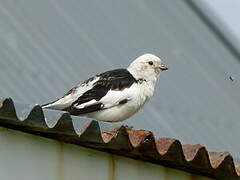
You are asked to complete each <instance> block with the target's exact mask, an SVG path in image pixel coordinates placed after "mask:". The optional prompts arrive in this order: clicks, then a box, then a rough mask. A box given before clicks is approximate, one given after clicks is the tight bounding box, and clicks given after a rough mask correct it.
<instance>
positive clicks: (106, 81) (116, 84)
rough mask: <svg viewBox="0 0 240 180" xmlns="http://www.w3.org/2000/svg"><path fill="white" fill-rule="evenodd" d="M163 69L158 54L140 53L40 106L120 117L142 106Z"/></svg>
mask: <svg viewBox="0 0 240 180" xmlns="http://www.w3.org/2000/svg"><path fill="white" fill-rule="evenodd" d="M167 69H168V68H167V67H166V66H165V65H164V63H163V62H162V61H161V59H160V58H159V57H157V56H155V55H153V54H144V55H142V56H140V57H138V58H137V59H136V60H134V61H133V62H132V63H131V64H130V65H129V67H128V68H127V69H115V70H112V71H107V72H104V73H102V74H98V75H96V76H94V77H91V78H89V79H88V80H86V81H84V82H83V83H82V84H79V85H77V86H76V87H74V88H72V89H71V90H70V91H68V92H67V93H66V94H65V95H64V96H63V97H61V98H60V99H58V100H56V101H54V102H51V103H48V104H45V105H42V108H49V109H55V110H63V111H68V112H69V113H70V114H72V115H77V116H87V117H90V118H93V119H97V120H101V121H109V122H117V121H122V120H125V119H127V118H129V117H130V116H132V115H133V114H135V113H136V112H137V111H138V110H139V109H140V108H141V107H143V105H144V104H145V103H146V102H147V101H148V100H149V98H150V97H151V96H152V95H153V92H154V87H155V84H156V81H157V78H158V76H159V73H160V72H162V71H165V70H167Z"/></svg>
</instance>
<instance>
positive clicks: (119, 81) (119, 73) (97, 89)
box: [66, 69, 137, 115]
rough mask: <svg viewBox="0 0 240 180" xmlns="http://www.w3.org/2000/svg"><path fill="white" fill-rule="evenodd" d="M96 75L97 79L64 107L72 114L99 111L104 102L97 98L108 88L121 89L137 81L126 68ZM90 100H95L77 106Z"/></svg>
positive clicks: (104, 93)
mask: <svg viewBox="0 0 240 180" xmlns="http://www.w3.org/2000/svg"><path fill="white" fill-rule="evenodd" d="M97 77H99V79H98V81H96V82H95V83H94V84H93V87H92V88H91V89H90V90H88V91H86V92H85V93H83V94H82V95H81V96H80V97H79V98H78V99H77V100H76V101H75V102H73V103H72V105H71V106H70V107H69V108H66V110H67V111H69V112H70V113H71V114H73V115H80V114H85V113H90V112H94V111H99V110H101V109H103V108H104V104H102V103H101V102H100V101H99V100H100V99H101V98H102V97H104V96H105V95H106V94H107V92H108V91H109V90H119V91H122V90H124V89H125V88H129V87H130V86H131V85H132V84H133V83H136V82H137V80H136V79H135V78H134V77H133V76H132V74H131V73H130V72H129V71H128V70H127V69H116V70H112V71H107V72H104V73H102V74H99V75H97ZM87 81H88V80H87ZM92 100H95V101H94V102H93V103H92V104H91V103H90V104H88V105H87V106H85V107H83V108H77V107H78V106H79V105H81V104H84V103H87V102H90V101H92Z"/></svg>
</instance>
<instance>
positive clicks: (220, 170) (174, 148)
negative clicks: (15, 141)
mask: <svg viewBox="0 0 240 180" xmlns="http://www.w3.org/2000/svg"><path fill="white" fill-rule="evenodd" d="M49 113H53V114H55V115H54V116H51V117H54V118H55V124H54V125H49V124H48V123H47V122H46V120H47V119H48V115H49ZM49 117H50V116H49ZM78 120H80V121H81V125H80V130H79V131H77V130H76V128H75V126H74V122H73V116H70V115H69V114H68V113H66V112H62V111H61V112H59V111H54V110H44V111H43V110H42V108H41V107H40V106H39V105H33V106H31V105H29V106H28V105H23V104H19V105H18V104H17V105H16V107H15V103H14V102H13V100H12V99H11V98H7V99H4V100H2V101H1V100H0V125H1V126H3V127H7V128H11V129H15V130H20V131H24V132H28V133H32V134H36V135H40V136H44V137H48V138H52V139H57V140H60V141H64V142H66V143H72V144H77V145H82V146H86V147H90V148H94V149H98V150H101V151H106V152H111V153H115V154H118V155H123V156H127V157H131V158H134V159H141V160H144V161H149V162H152V163H156V164H161V165H165V166H169V167H173V168H178V169H183V170H185V171H190V172H193V173H197V174H202V175H205V176H209V177H215V178H218V179H232V178H234V179H235V178H239V179H240V164H238V163H237V164H235V163H234V161H233V158H232V156H231V154H230V153H227V152H208V151H207V149H206V148H205V147H204V146H202V145H200V144H183V145H182V144H181V142H180V141H179V140H177V139H173V138H156V137H155V136H154V134H153V133H152V132H151V131H146V130H134V129H131V130H129V129H127V128H126V127H125V126H123V125H122V126H120V127H117V128H116V127H114V128H112V127H110V128H108V131H101V127H100V125H105V126H110V125H109V123H105V122H98V121H95V120H91V119H87V118H82V119H81V118H79V119H78Z"/></svg>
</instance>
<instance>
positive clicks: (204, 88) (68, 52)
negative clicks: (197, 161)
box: [0, 0, 240, 157]
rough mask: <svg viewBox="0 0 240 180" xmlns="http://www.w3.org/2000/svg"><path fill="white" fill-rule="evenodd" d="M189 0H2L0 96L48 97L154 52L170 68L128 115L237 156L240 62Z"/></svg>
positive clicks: (138, 125)
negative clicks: (144, 101) (143, 103)
mask: <svg viewBox="0 0 240 180" xmlns="http://www.w3.org/2000/svg"><path fill="white" fill-rule="evenodd" d="M190 2H191V1H190V0H189V1H188V0H185V1H180V0H171V1H169V0H159V1H154V0H148V1H144V0H130V1H129V0H121V1H114V2H110V1H108V0H101V1H99V0H91V1H76V0H69V1H64V0H58V1H57V0H41V1H33V0H25V1H19V0H7V1H6V0H0V4H1V6H0V84H1V88H0V96H1V97H12V98H13V99H14V100H18V101H21V102H26V103H38V104H41V103H47V102H49V101H51V100H54V99H55V98H57V97H59V96H62V95H63V94H64V93H66V91H67V90H68V89H70V88H71V87H73V86H74V85H76V84H77V83H78V82H81V81H83V80H85V79H86V78H88V77H89V76H91V75H94V74H96V73H100V72H103V71H106V70H109V69H113V68H119V67H126V66H128V64H129V63H130V62H131V61H132V59H134V58H135V57H137V56H139V55H141V54H143V53H145V52H151V53H154V54H156V55H159V56H161V57H162V58H163V59H164V61H165V63H166V64H167V65H168V66H169V71H168V72H166V73H164V74H162V75H161V77H160V82H159V84H157V86H156V92H155V96H154V97H153V98H152V99H151V101H150V102H149V103H148V104H146V106H145V107H144V108H143V110H142V111H140V112H139V113H137V114H136V115H135V116H133V117H132V118H131V119H129V120H128V121H127V123H128V124H129V125H133V126H134V127H136V128H139V129H141V128H142V129H146V130H150V131H152V132H154V134H155V135H157V136H164V137H174V138H177V139H180V140H181V142H183V143H189V144H191V143H201V144H205V145H207V147H208V149H210V150H211V151H218V150H221V149H225V150H227V151H229V152H231V153H232V154H233V156H234V157H238V156H239V152H240V143H236V142H237V141H238V140H239V129H240V121H239V117H240V111H239V107H240V96H239V88H240V63H239V60H238V59H237V57H236V55H235V56H234V55H233V51H231V50H229V48H227V46H226V44H225V43H224V42H223V41H222V39H220V38H219V36H216V33H215V32H214V31H212V29H211V28H210V27H209V25H208V24H206V23H205V22H204V19H202V18H200V15H199V14H198V13H196V10H195V9H194V8H192V6H189V3H190ZM203 11H204V12H207V11H209V9H207V8H205V9H203ZM230 76H231V77H233V78H234V81H231V80H230V79H229V77H230ZM229 131H230V132H231V133H228V132H229ZM199 134H201V136H200V135H199Z"/></svg>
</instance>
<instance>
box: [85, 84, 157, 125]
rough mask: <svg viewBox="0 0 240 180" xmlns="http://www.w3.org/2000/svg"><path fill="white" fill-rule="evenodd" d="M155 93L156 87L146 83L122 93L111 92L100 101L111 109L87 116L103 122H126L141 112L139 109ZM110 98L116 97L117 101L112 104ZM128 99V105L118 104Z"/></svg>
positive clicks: (135, 85)
mask: <svg viewBox="0 0 240 180" xmlns="http://www.w3.org/2000/svg"><path fill="white" fill-rule="evenodd" d="M153 91H154V87H153V86H149V85H148V84H147V83H146V82H143V83H142V84H133V85H132V86H131V87H130V88H126V89H124V90H123V91H122V92H121V91H118V92H116V91H115V92H114V91H109V92H108V94H107V95H106V96H105V97H104V98H103V99H101V100H100V101H101V102H103V103H104V104H105V105H108V106H109V108H107V109H104V110H100V111H97V112H93V113H89V114H86V115H85V116H87V117H90V118H94V119H97V120H101V121H110V122H117V121H122V120H125V119H127V118H129V117H131V116H132V115H133V114H135V113H136V112H137V111H139V109H140V108H141V107H142V106H143V105H144V104H145V103H146V102H147V101H148V100H149V98H150V97H151V96H152V95H153ZM114 93H115V94H114ZM110 97H114V100H115V101H112V102H111V98H110ZM126 97H127V98H128V102H127V103H126V104H122V105H119V104H117V103H116V102H119V100H121V99H122V98H126ZM112 99H113V98H112ZM111 105H112V106H111Z"/></svg>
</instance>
